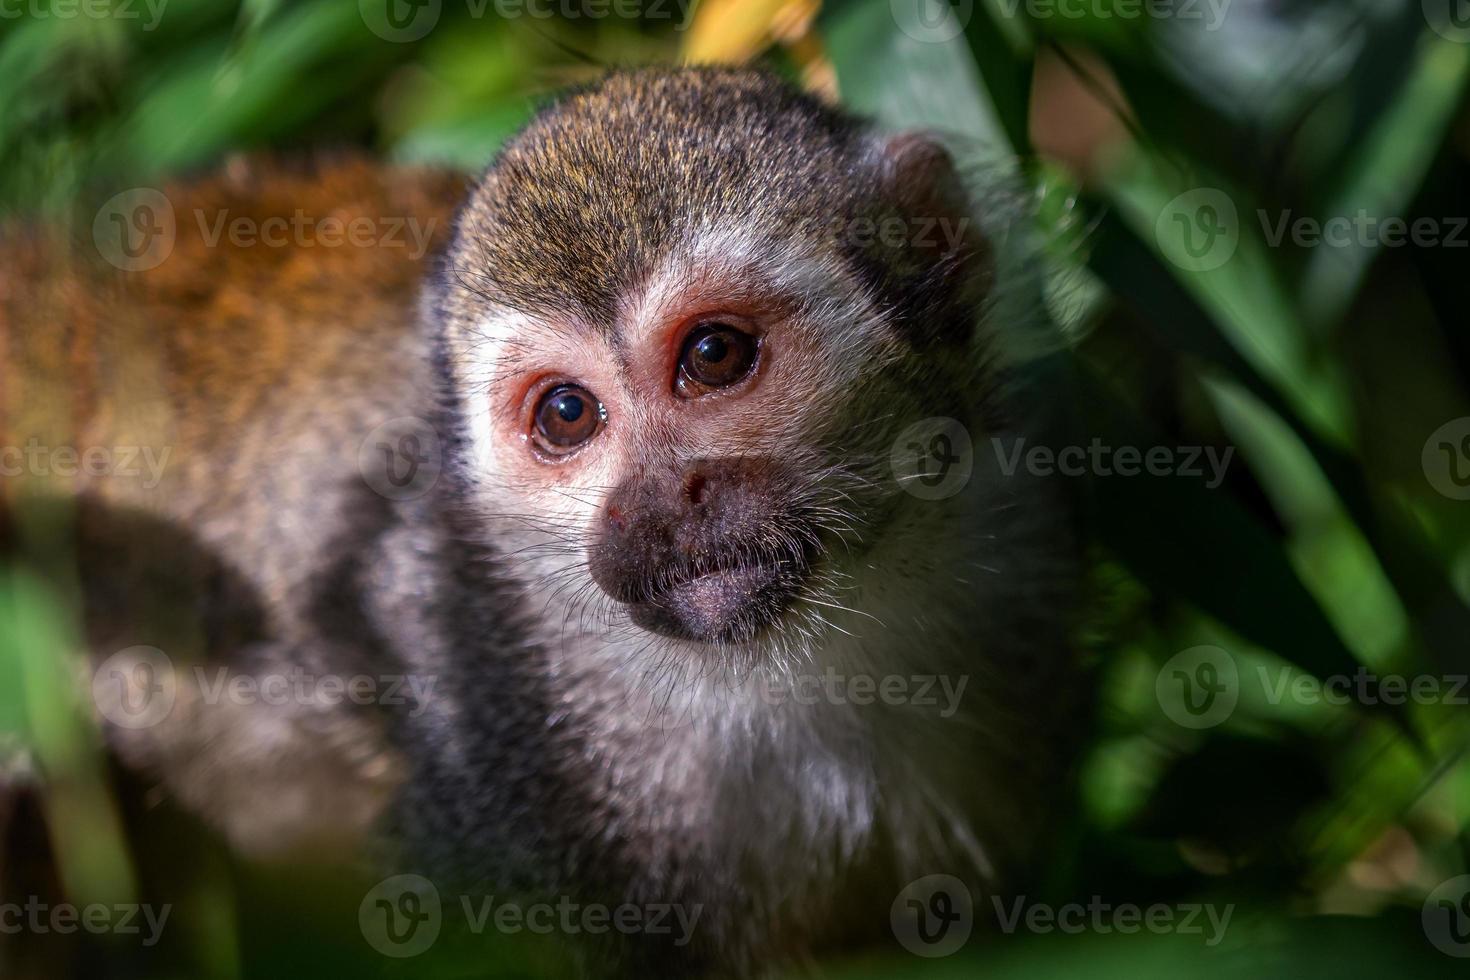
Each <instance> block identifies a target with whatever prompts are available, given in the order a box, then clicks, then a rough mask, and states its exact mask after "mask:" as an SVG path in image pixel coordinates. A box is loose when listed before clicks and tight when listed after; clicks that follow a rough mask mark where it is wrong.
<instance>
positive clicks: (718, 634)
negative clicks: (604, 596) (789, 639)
mask: <svg viewBox="0 0 1470 980" xmlns="http://www.w3.org/2000/svg"><path fill="white" fill-rule="evenodd" d="M807 571H808V567H807V564H806V563H805V562H793V561H790V560H784V561H773V562H769V563H752V564H744V565H738V566H735V567H731V568H721V569H716V570H714V571H706V572H702V573H699V574H693V575H689V576H687V577H683V578H679V579H677V580H675V581H673V582H671V583H669V584H666V585H663V586H661V587H660V588H658V589H657V590H655V591H653V592H652V593H651V594H650V595H648V596H647V597H646V598H644V599H641V600H639V601H635V602H629V603H626V604H625V605H626V607H627V609H628V615H629V617H630V618H631V619H632V620H633V622H634V623H636V624H637V625H639V626H641V627H643V628H644V629H646V630H649V631H651V632H654V633H660V634H662V635H664V636H669V637H674V638H677V639H683V640H699V641H703V642H707V643H742V642H746V641H749V640H753V639H755V638H756V637H757V636H759V635H760V633H761V631H762V630H764V629H765V628H767V627H768V626H770V625H771V624H772V623H774V622H775V621H776V620H777V619H779V618H780V617H781V615H782V614H783V613H784V612H785V611H786V610H787V608H788V607H790V605H791V603H792V600H794V599H795V598H796V593H797V590H798V589H799V588H800V586H801V583H802V582H803V581H804V580H805V579H806V574H807Z"/></svg>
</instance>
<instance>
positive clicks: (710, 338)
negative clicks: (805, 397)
mask: <svg viewBox="0 0 1470 980" xmlns="http://www.w3.org/2000/svg"><path fill="white" fill-rule="evenodd" d="M759 351H760V342H759V341H757V340H756V338H755V337H753V336H751V335H750V334H748V333H746V332H745V331H743V330H737V329H735V328H734V327H732V326H730V325H729V324H728V323H703V324H700V325H699V326H697V327H695V328H694V330H693V331H692V332H691V333H690V334H689V336H688V337H687V338H686V339H685V341H684V349H683V351H682V352H681V353H680V354H679V375H678V377H677V378H675V379H674V390H675V391H677V392H678V393H679V394H680V395H683V396H684V397H685V398H693V397H695V396H697V395H701V394H704V391H703V389H708V388H724V387H726V386H728V385H732V384H734V383H735V382H737V381H740V380H742V379H743V378H745V377H746V376H747V375H748V374H750V371H751V368H753V367H755V358H756V354H757V353H759Z"/></svg>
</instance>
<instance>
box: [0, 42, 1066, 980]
mask: <svg viewBox="0 0 1470 980" xmlns="http://www.w3.org/2000/svg"><path fill="white" fill-rule="evenodd" d="M165 196H166V197H167V198H168V200H169V201H170V202H171V206H172V208H173V210H174V213H175V216H176V227H177V233H176V240H175V241H174V243H173V246H172V253H171V254H170V256H169V257H168V259H167V260H166V261H164V262H162V263H161V264H160V265H158V266H157V267H156V268H153V269H150V270H147V271H142V272H131V273H124V274H121V275H119V274H117V273H116V272H114V271H112V270H106V271H107V272H108V274H107V275H103V274H102V273H100V272H98V271H96V269H94V268H84V267H82V266H83V264H82V263H80V262H79V261H78V260H76V259H75V258H74V256H72V255H71V253H66V252H65V251H64V250H59V249H57V248H55V247H52V246H50V245H47V244H46V243H45V242H44V241H43V240H42V239H40V238H38V237H36V236H34V235H32V236H30V237H25V236H22V235H21V234H20V233H16V234H14V235H13V236H11V237H12V240H11V242H10V243H9V244H8V245H6V247H5V261H6V265H7V267H8V268H7V274H6V278H5V280H4V285H3V287H0V290H3V291H0V314H3V317H4V321H3V326H4V331H3V332H0V337H3V338H5V339H3V340H0V343H3V344H4V347H5V350H4V355H3V356H4V358H5V362H6V368H5V374H6V382H5V391H4V393H3V394H4V400H3V402H0V411H3V413H4V414H3V415H0V431H3V434H4V436H5V443H6V444H8V445H12V446H17V445H19V446H23V445H25V444H26V442H27V440H28V439H33V438H36V439H39V440H40V441H41V442H43V443H48V444H67V445H75V446H121V445H135V446H154V447H157V449H158V451H159V452H161V451H162V450H163V448H165V447H167V448H169V449H170V450H171V457H170V461H169V464H168V465H167V466H166V467H165V468H164V471H163V473H162V476H161V478H160V480H159V481H158V483H157V485H156V486H153V487H143V486H141V485H140V484H141V483H142V482H146V481H136V480H135V481H131V482H129V481H127V480H125V479H122V478H119V477H118V476H117V475H115V474H112V475H103V476H89V475H87V474H85V473H82V474H79V475H77V476H75V477H71V478H66V477H58V476H57V475H56V474H54V473H49V474H45V475H42V476H29V477H28V478H27V480H25V481H13V482H12V489H11V492H9V493H7V495H6V506H7V509H8V511H9V512H10V513H9V518H8V520H9V522H10V523H11V524H12V525H14V526H13V527H12V530H13V531H16V532H20V531H24V529H25V528H26V527H27V526H35V525H37V524H42V523H45V522H44V521H43V520H42V519H41V518H39V517H36V516H34V515H36V514H39V513H42V512H43V511H44V504H45V502H46V501H47V500H52V499H55V498H58V497H60V498H63V499H67V500H70V501H71V503H72V505H73V509H72V511H71V512H70V517H69V518H67V522H66V523H65V525H64V526H66V527H67V528H69V529H70V533H72V534H73V536H74V538H75V540H76V542H77V557H76V575H77V576H78V577H79V579H80V580H81V586H80V591H81V594H82V596H83V598H84V601H85V602H86V603H87V606H88V609H87V612H88V616H87V623H88V642H89V645H90V647H91V649H92V650H93V651H94V658H95V659H96V660H100V659H101V658H103V657H107V656H113V655H116V654H115V652H116V651H118V650H122V649H125V648H126V649H135V648H138V647H140V646H141V647H151V648H155V649H157V650H161V651H164V653H165V654H166V656H167V665H166V666H167V667H169V668H170V669H171V670H172V674H171V675H170V677H169V680H170V682H171V683H172V684H173V689H172V690H171V693H170V707H169V710H168V712H167V714H166V716H164V717H161V718H158V719H155V720H154V721H153V722H151V723H150V724H148V725H146V726H136V727H129V726H127V725H122V724H116V723H115V719H112V718H110V717H108V718H104V719H103V723H104V727H105V728H106V730H107V732H108V737H109V741H110V743H111V744H112V745H113V746H114V747H115V749H116V751H117V753H118V754H119V756H120V757H121V758H122V759H123V760H124V761H125V762H126V763H127V764H129V765H130V766H132V767H134V768H136V769H137V770H139V771H141V772H144V773H147V774H149V776H150V778H153V779H156V780H158V781H159V782H160V783H161V784H162V785H163V786H164V787H165V788H166V789H167V791H168V792H170V793H172V794H173V795H174V796H176V797H177V798H179V799H180V800H182V801H184V802H185V803H186V804H188V805H189V806H191V807H193V808H195V809H197V810H198V811H200V812H202V813H203V814H204V815H206V817H208V818H209V819H210V820H212V821H213V822H214V823H215V824H216V825H217V826H219V827H221V828H222V829H223V831H224V832H225V833H226V835H227V836H228V837H229V839H230V840H231V841H232V842H233V843H234V844H235V845H236V846H238V847H239V848H241V849H243V850H245V851H247V852H255V853H267V852H271V851H279V850H281V849H283V848H287V847H295V846H303V845H304V844H306V843H314V844H315V845H317V846H323V845H324V843H333V842H335V843H338V844H341V843H342V842H344V841H352V840H355V839H357V835H369V834H371V835H383V836H386V837H387V838H389V839H390V840H391V841H392V842H393V853H394V855H395V856H396V864H395V867H399V868H401V869H402V870H405V871H408V870H412V871H417V872H421V873H423V874H425V875H427V876H428V877H429V878H430V879H431V880H432V881H434V882H435V883H436V885H437V886H438V887H439V888H440V889H441V891H446V892H448V893H450V894H456V893H473V891H474V890H475V889H485V890H486V891H487V893H488V892H492V891H493V892H494V893H496V894H503V893H507V892H509V893H513V894H517V895H524V896H527V897H528V898H531V899H544V898H546V897H548V896H549V897H556V896H569V897H570V898H571V899H572V900H574V901H576V902H578V903H581V904H584V905H585V904H589V903H605V904H606V905H608V906H609V907H612V906H617V905H621V904H625V903H632V904H634V905H639V906H649V905H653V904H663V905H676V906H679V907H681V908H683V909H685V910H698V911H697V921H696V922H695V923H694V926H693V928H692V929H691V930H690V933H689V934H688V935H685V936H670V935H664V934H652V932H651V931H650V932H648V933H643V934H638V935H626V934H622V933H619V932H618V931H617V930H609V931H608V933H606V934H603V935H596V936H588V937H586V938H587V939H588V940H589V941H590V942H589V946H588V948H587V955H588V957H589V959H588V960H587V963H588V969H589V971H590V972H593V973H597V974H602V973H608V972H612V973H619V972H627V973H630V974H636V973H641V972H647V971H654V972H656V973H658V974H659V975H665V974H668V975H686V974H705V973H714V974H732V975H749V974H757V973H761V972H763V971H765V970H766V969H768V968H770V967H772V966H773V965H775V964H780V963H785V962H789V961H793V960H795V961H800V960H801V959H802V958H804V957H805V956H807V955H810V954H812V953H814V952H816V951H819V950H822V949H826V948H829V947H831V946H839V945H848V944H853V943H860V942H866V941H870V940H873V939H875V938H876V939H879V940H885V941H887V942H890V943H891V942H893V934H892V932H891V928H892V927H891V925H890V906H891V905H892V904H893V903H894V901H895V899H896V897H897V896H898V895H899V893H900V892H901V891H902V889H903V888H904V887H905V885H906V884H907V883H909V882H911V881H913V880H915V879H918V878H922V877H923V876H925V875H928V874H932V873H944V874H951V875H954V876H956V877H958V878H959V879H961V880H962V881H964V882H970V883H973V884H974V885H976V886H981V887H988V886H990V885H992V884H994V883H997V882H1003V881H1005V880H1007V879H1008V876H1011V875H1014V874H1017V873H1019V872H1021V871H1022V870H1024V868H1025V867H1026V865H1027V864H1028V862H1029V861H1031V860H1032V859H1033V858H1034V856H1035V853H1036V849H1037V846H1038V842H1039V841H1040V840H1041V838H1042V835H1041V833H1040V832H1041V830H1042V828H1044V827H1045V825H1046V824H1047V822H1048V815H1049V813H1050V812H1051V811H1052V810H1053V809H1054V808H1055V803H1056V801H1057V800H1058V798H1059V793H1058V787H1059V785H1061V784H1062V783H1063V782H1064V780H1063V778H1062V774H1063V773H1064V772H1065V770H1066V768H1067V761H1068V760H1067V752H1068V746H1067V745H1066V739H1065V738H1064V737H1062V736H1060V735H1057V734H1055V730H1056V729H1059V728H1064V727H1070V726H1057V725H1054V724H1053V719H1054V718H1056V717H1058V716H1059V715H1070V714H1072V713H1074V712H1075V711H1076V710H1078V708H1079V706H1080V701H1079V700H1078V699H1077V698H1076V697H1075V694H1074V688H1075V687H1076V684H1075V681H1073V680H1071V679H1070V678H1071V677H1072V676H1073V675H1074V674H1075V672H1076V665H1075V660H1074V658H1073V657H1072V655H1071V653H1070V644H1069V632H1070V627H1071V624H1070V621H1069V616H1068V613H1067V610H1068V607H1069V598H1068V596H1069V592H1070V589H1071V588H1072V581H1073V577H1074V576H1073V574H1072V571H1071V569H1072V565H1073V562H1072V559H1071V556H1070V545H1069V534H1068V530H1067V524H1068V520H1067V516H1066V513H1065V512H1064V510H1063V509H1062V507H1061V505H1060V504H1059V502H1058V501H1057V500H1056V499H1055V498H1054V496H1053V495H1052V494H1051V493H1050V492H1049V491H1047V490H1046V489H1045V488H1043V487H1040V486H1038V485H1035V484H1034V483H1031V482H1027V481H1026V478H1025V476H1024V474H1013V475H1003V474H1002V472H1001V471H1000V469H999V468H998V466H997V464H996V461H995V459H994V458H993V457H994V456H995V455H996V454H994V453H991V452H988V451H986V450H985V448H984V447H985V445H986V444H987V443H989V441H990V439H991V438H992V437H996V438H998V437H1000V436H1003V435H1005V434H1006V433H1009V432H1014V431H1016V427H1017V426H1019V425H1020V424H1022V423H1021V422H1020V421H1019V417H1020V416H1021V415H1022V414H1023V413H1019V412H1017V411H1015V410H1014V408H1015V406H1014V400H1013V399H1012V397H1011V393H1010V390H1009V388H1008V386H1007V383H1006V381H1005V371H1004V367H1003V365H1004V354H1005V352H1004V335H1005V332H1006V329H1007V326H1008V324H1007V322H1006V321H1007V319H1008V318H1011V317H1015V316H1023V315H1026V313H1027V311H1028V310H1031V309H1032V308H1031V307H1028V306H1026V304H1025V303H1021V304H1013V306H1014V309H1012V308H1010V307H1007V305H1006V302H1005V300H1004V297H1005V295H1006V291H1007V286H1008V284H1007V282H1006V275H1007V273H1006V268H1007V267H1006V266H1005V265H1004V264H1003V263H1001V262H998V261H997V250H996V249H995V248H993V247H992V244H991V241H992V240H993V239H994V237H995V236H993V235H992V236H987V235H986V234H984V233H983V232H982V221H984V222H986V225H985V226H986V227H991V228H993V227H995V226H996V223H997V222H998V221H1001V220H1003V216H997V215H986V214H985V213H984V202H983V201H977V200H976V199H975V198H974V196H973V195H972V194H971V193H969V192H967V189H966V187H965V186H964V182H962V181H961V179H960V177H959V176H958V175H957V173H956V171H955V168H954V166H953V164H952V162H951V158H950V156H949V154H948V153H947V152H946V151H945V150H944V149H942V148H941V146H940V145H939V143H937V142H936V141H935V140H934V139H932V138H930V137H929V136H927V135H924V134H916V133H905V134H898V135H892V134H885V133H882V132H879V131H878V130H877V129H876V128H875V127H874V126H873V125H872V124H870V123H868V122H867V121H865V120H862V119H859V118H856V117H854V116H852V115H850V114H848V113H846V112H844V111H842V110H840V109H837V108H834V107H831V106H828V105H825V104H822V103H820V102H818V101H817V100H815V99H812V98H810V97H808V96H805V95H803V94H801V93H799V92H797V91H795V90H793V89H791V88H790V87H788V86H787V85H786V84H785V83H783V82H782V81H780V80H778V79H776V78H774V77H773V76H770V75H767V74H764V73H762V72H759V71H754V70H734V69H713V68H705V69H644V70H633V71H617V72H613V73H611V74H609V75H608V76H606V77H605V78H604V79H603V80H602V81H600V82H599V83H597V84H594V85H592V86H590V87H587V88H584V89H581V90H577V91H573V92H571V93H569V94H567V95H565V96H564V97H563V98H561V99H559V100H558V101H556V102H555V103H554V104H552V105H550V106H548V107H546V108H545V109H544V110H543V111H541V112H540V113H539V114H538V115H537V116H536V117H535V119H534V120H533V121H532V122H531V123H530V124H529V125H528V126H527V127H526V128H525V129H524V131H522V132H521V133H520V134H519V135H518V136H516V137H515V138H513V139H512V140H511V141H510V142H509V143H508V144H507V145H506V146H505V147H504V148H503V150H502V151H501V153H500V154H499V155H498V157H497V159H496V160H495V161H494V162H493V163H492V165H491V166H490V168H489V170H488V171H487V172H486V173H485V174H484V176H483V178H482V179H481V180H479V181H478V182H475V183H473V184H466V183H465V182H464V181H463V180H462V179H460V178H457V177H455V176H453V175H446V174H440V173H435V172H429V171H417V170H407V169H387V168H379V167H375V166H371V165H368V164H365V163H361V162H355V161H338V162H335V163H331V162H329V163H323V164H320V165H318V166H316V167H314V168H308V169H306V170H303V171H296V172H292V171H289V170H285V169H282V168H280V167H276V166H270V165H265V166H253V165H248V164H238V165H234V166H232V167H227V168H226V169H225V170H224V172H223V173H221V174H220V175H218V176H217V177H214V178H211V179H208V180H205V181H202V182H196V183H193V184H187V185H181V186H178V187H173V188H169V189H168V190H167V193H166V195H165ZM456 209H457V210H456ZM297 210H305V211H307V212H309V213H313V214H318V215H320V214H325V213H331V214H334V215H340V216H341V217H342V218H343V219H344V220H346V219H350V218H351V217H353V216H364V215H365V216H374V215H378V216H381V215H394V216H398V217H406V218H408V219H410V220H412V221H414V222H417V223H418V224H419V225H420V226H427V227H433V228H435V229H436V234H435V235H434V242H435V249H434V251H433V253H432V254H431V256H430V257H429V258H428V259H426V260H424V261H422V262H421V261H419V260H417V258H416V257H415V256H413V255H411V254H410V253H409V251H408V250H407V249H393V248H387V247H342V248H336V249H332V248H308V247H304V246H302V245H300V244H296V245H293V246H289V247H281V248H268V247H259V246H256V247H239V246H233V245H227V246H223V247H222V246H220V245H218V244H217V243H216V244H211V243H210V242H209V241H208V235H207V232H208V230H209V228H210V226H211V225H210V221H209V220H199V221H196V220H194V218H193V216H194V215H196V214H204V213H207V214H209V215H214V214H217V213H219V212H221V211H224V212H228V213H229V214H230V215H231V216H232V217H234V216H246V217H249V218H251V219H253V220H254V221H255V222H257V223H259V222H262V221H264V220H266V219H267V218H269V217H271V216H283V215H290V214H292V213H293V212H295V211H297ZM93 265H96V263H93ZM1017 311H1019V312H1017ZM1030 315H1031V316H1033V317H1034V316H1036V315H1037V314H1036V313H1035V312H1034V311H1032V312H1030ZM946 420H948V421H946ZM385 426H386V427H385ZM385 433H386V434H385ZM375 434H376V435H375ZM931 453H932V457H933V458H932V459H928V460H927V461H926V457H928V456H930V454H931ZM405 480H407V481H408V484H410V486H409V487H408V490H406V491H405V492H398V491H399V489H401V485H402V484H403V481H405ZM946 481H948V482H947V483H946ZM22 484H24V486H22ZM27 488H28V489H27ZM28 515H32V516H29V517H28ZM21 536H22V537H23V536H24V535H21ZM180 607H182V608H184V609H185V610H195V614H194V615H193V616H192V617H190V616H183V617H180V616H178V615H175V613H177V612H178V611H179V609H180ZM198 610H203V612H199V611H198ZM140 611H141V612H140ZM145 612H146V613H147V615H144V613H145ZM181 621H182V622H184V623H186V624H188V625H179V624H180V622H181ZM185 665H188V666H185ZM199 665H211V669H212V665H221V666H222V667H223V668H225V669H226V670H227V671H228V672H229V673H230V674H231V675H232V676H235V675H238V676H246V677H254V678H263V677H266V676H268V675H274V674H281V673H283V672H286V671H291V670H294V671H296V672H297V673H298V674H304V675H306V676H308V677H311V678H316V679H317V680H318V681H320V679H321V678H323V677H342V676H358V675H362V676H368V677H375V678H383V677H386V676H392V677H401V678H408V679H410V680H414V681H418V682H421V683H417V684H416V685H406V686H405V688H406V689H407V690H411V691H412V692H413V694H412V695H411V696H409V697H407V698H406V699H404V698H399V699H389V698H386V697H385V698H381V699H378V700H376V701H374V703H370V704H361V703H357V702H356V701H353V700H351V699H344V698H336V699H331V698H328V697H325V696H324V695H323V693H322V690H321V685H320V683H317V684H315V685H312V686H310V687H309V690H308V696H305V697H295V698H285V699H275V700H277V701H282V702H284V703H269V704H268V703H263V702H262V700H261V699H259V698H257V699H254V700H249V699H233V700H232V699H230V698H228V697H226V698H213V699H211V698H210V697H208V694H209V679H210V678H211V677H212V676H213V675H212V674H210V672H209V671H207V670H203V671H201V670H200V669H198V667H199ZM125 666H126V665H125ZM135 666H136V665H135ZM262 683H263V682H262ZM262 689H263V687H262ZM237 702H238V703H237ZM395 702H402V703H395ZM103 714H104V715H106V714H108V712H103Z"/></svg>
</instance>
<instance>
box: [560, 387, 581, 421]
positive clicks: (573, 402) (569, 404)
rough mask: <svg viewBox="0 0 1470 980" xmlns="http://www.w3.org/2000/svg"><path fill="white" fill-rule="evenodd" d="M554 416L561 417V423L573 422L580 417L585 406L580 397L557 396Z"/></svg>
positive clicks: (570, 395) (569, 395)
mask: <svg viewBox="0 0 1470 980" xmlns="http://www.w3.org/2000/svg"><path fill="white" fill-rule="evenodd" d="M555 407H556V414H558V415H560V416H561V417H562V421H563V422H575V421H577V419H579V418H581V417H582V413H583V412H584V411H586V408H587V406H586V405H585V404H584V403H583V402H582V398H581V396H580V395H573V394H564V395H558V396H557V398H556V402H555Z"/></svg>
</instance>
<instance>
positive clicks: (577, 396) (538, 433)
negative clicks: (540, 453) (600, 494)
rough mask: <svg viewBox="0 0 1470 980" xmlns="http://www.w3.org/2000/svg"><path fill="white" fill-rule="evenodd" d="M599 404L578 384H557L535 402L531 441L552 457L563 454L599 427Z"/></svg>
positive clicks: (601, 418)
mask: <svg viewBox="0 0 1470 980" xmlns="http://www.w3.org/2000/svg"><path fill="white" fill-rule="evenodd" d="M604 417H605V413H604V411H603V408H602V405H601V404H600V403H599V402H598V401H597V399H596V398H595V397H594V396H593V394H592V392H590V391H588V390H587V389H586V388H583V387H580V386H579V385H568V384H564V385H557V386H556V387H555V388H551V389H549V390H548V391H547V392H546V393H545V394H544V395H542V396H541V400H540V401H538V402H537V403H536V412H535V415H534V416H533V419H532V422H533V426H532V432H531V435H532V438H534V439H535V440H536V445H538V446H540V447H541V448H542V449H543V450H545V451H546V452H548V453H552V454H553V455H557V456H560V455H564V454H566V453H569V452H571V451H572V450H574V449H576V448H577V447H578V446H580V445H581V444H582V443H584V442H586V441H587V440H588V439H591V438H592V437H593V436H595V435H596V434H597V430H598V429H600V428H601V427H602V422H603V419H604Z"/></svg>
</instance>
